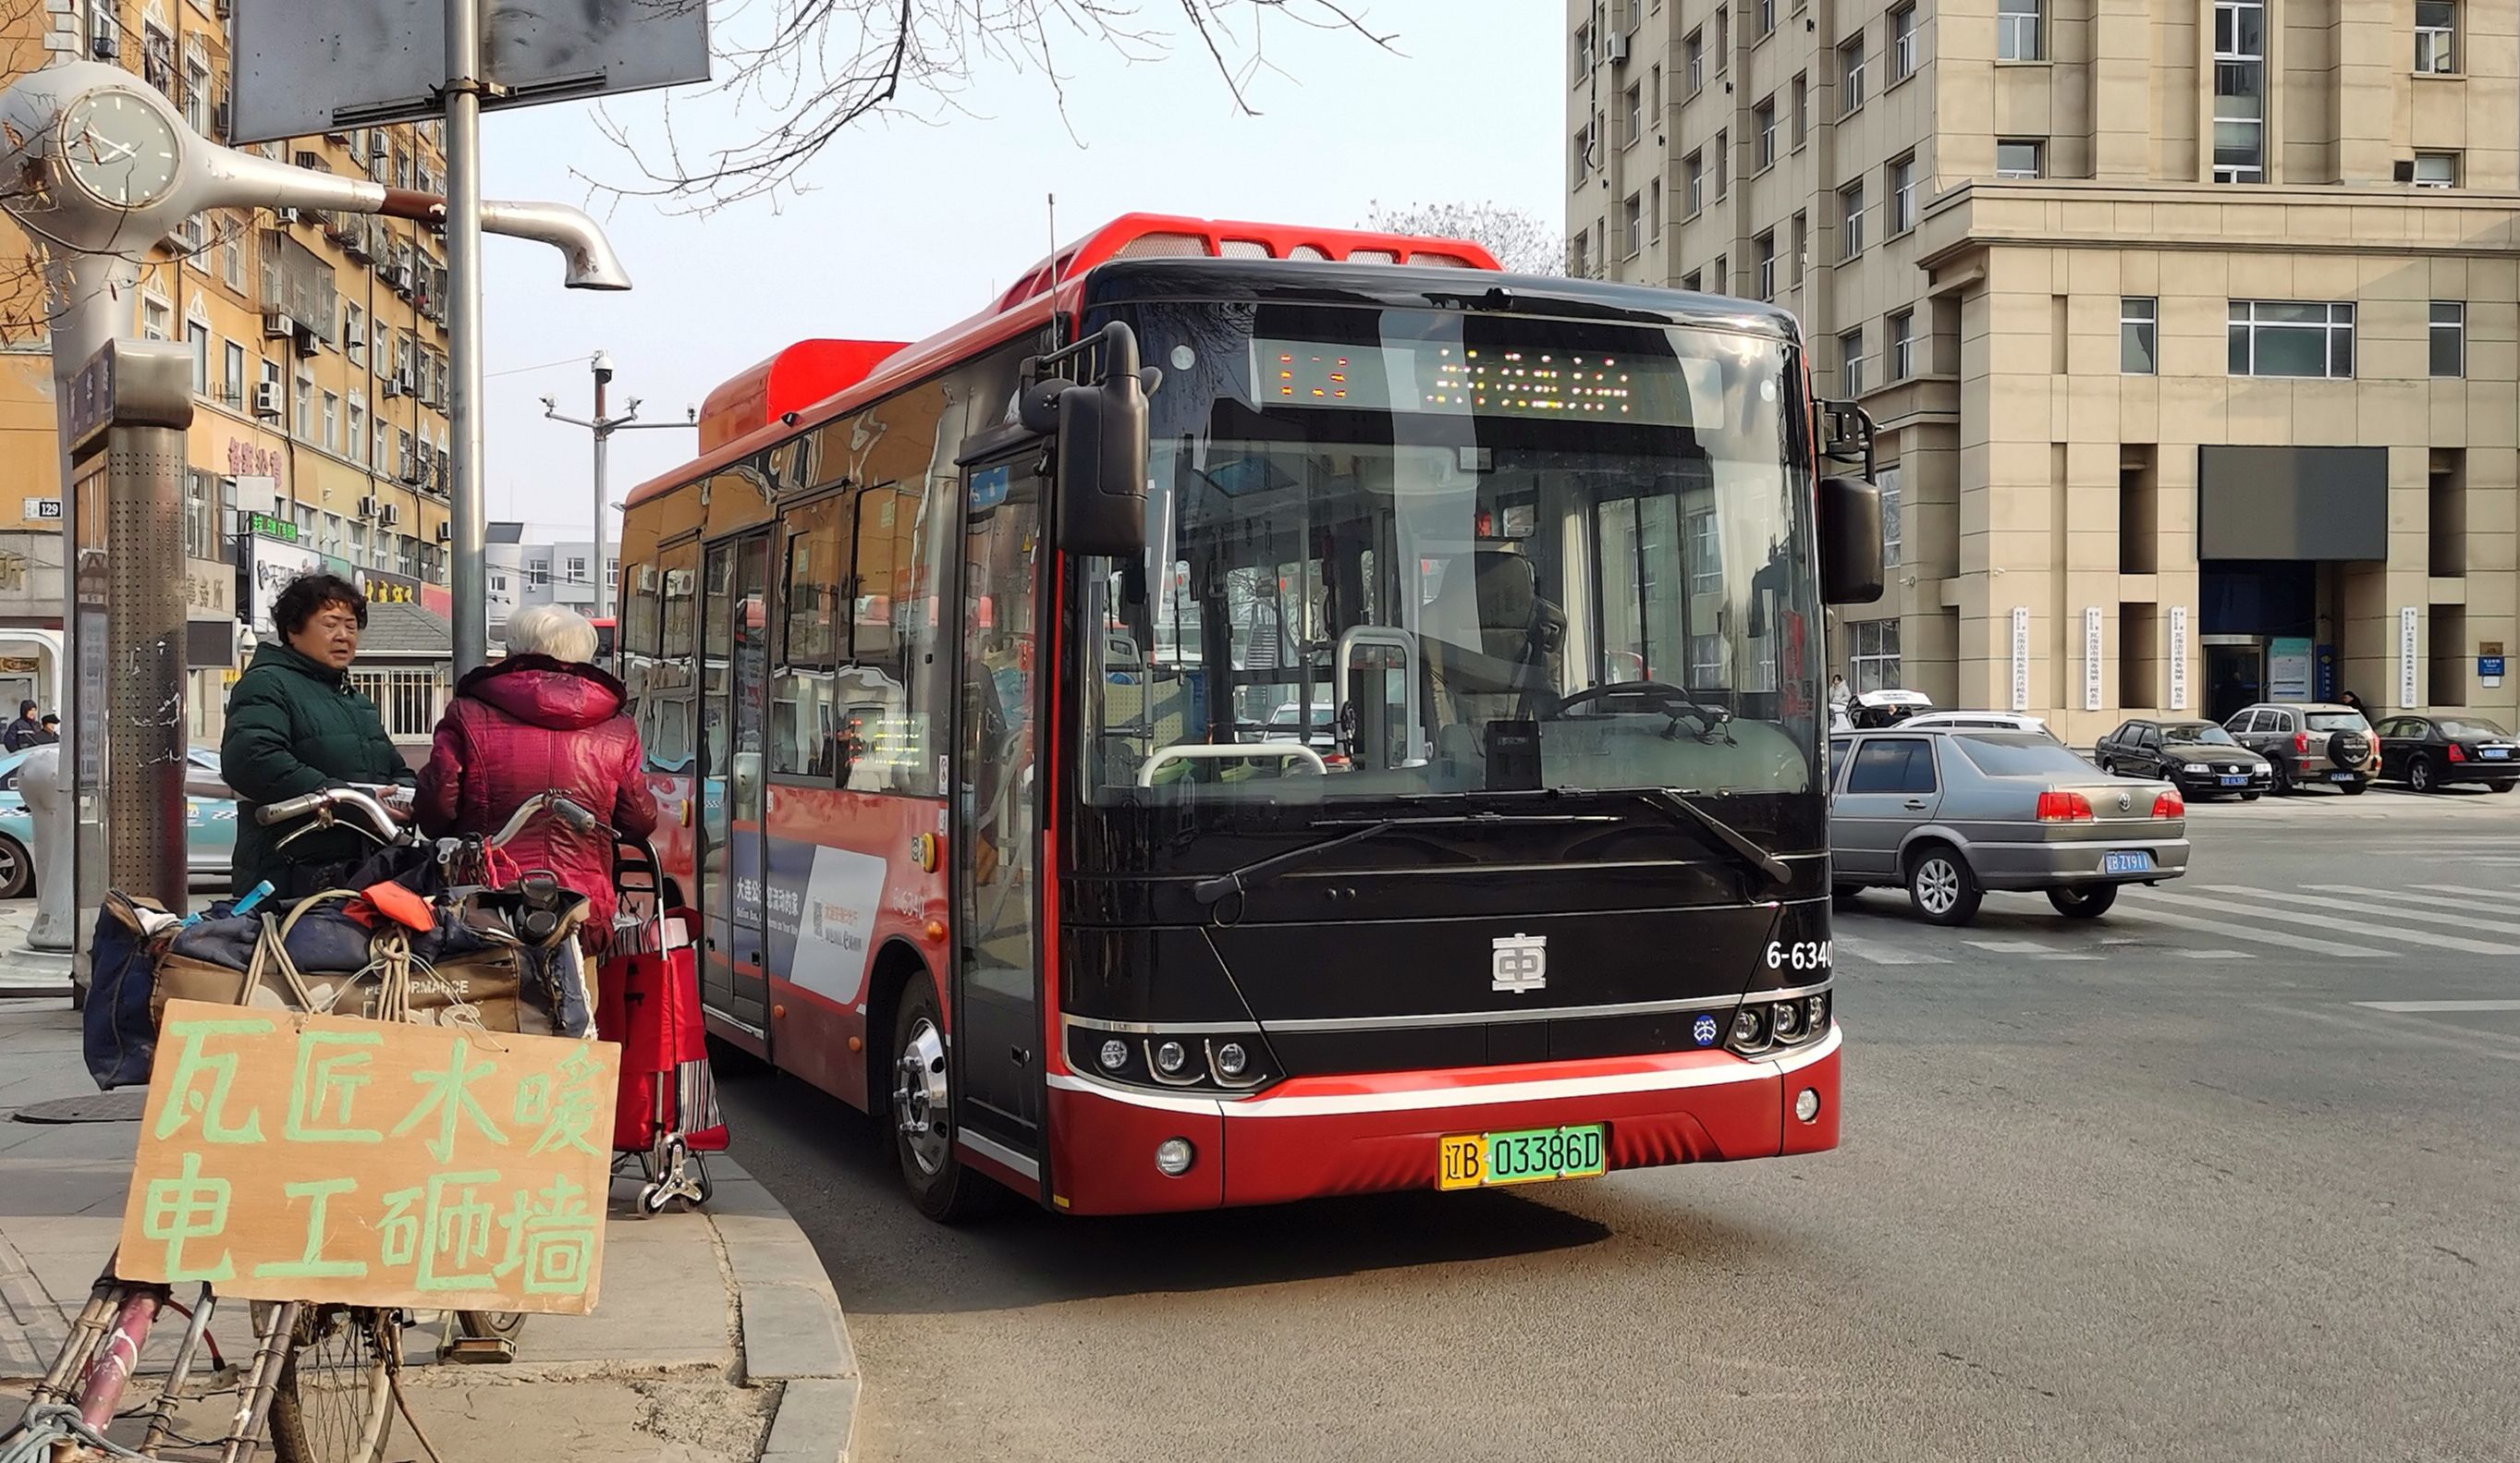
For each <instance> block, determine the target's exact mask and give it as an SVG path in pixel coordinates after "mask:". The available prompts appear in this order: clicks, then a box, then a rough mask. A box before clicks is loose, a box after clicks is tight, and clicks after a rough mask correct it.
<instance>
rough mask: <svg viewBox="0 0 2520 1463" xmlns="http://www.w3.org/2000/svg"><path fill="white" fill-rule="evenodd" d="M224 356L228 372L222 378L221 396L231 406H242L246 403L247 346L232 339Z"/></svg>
mask: <svg viewBox="0 0 2520 1463" xmlns="http://www.w3.org/2000/svg"><path fill="white" fill-rule="evenodd" d="M223 356H224V359H225V360H226V363H227V373H226V375H225V376H224V377H222V379H221V384H220V391H219V398H220V400H222V401H225V402H226V403H227V404H228V405H229V406H232V407H241V406H243V405H245V347H244V346H243V345H242V344H240V343H238V342H237V341H234V340H231V341H229V342H228V343H227V347H226V350H225V351H224V352H223Z"/></svg>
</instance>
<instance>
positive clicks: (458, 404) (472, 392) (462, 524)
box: [446, 0, 490, 681]
mask: <svg viewBox="0 0 2520 1463" xmlns="http://www.w3.org/2000/svg"><path fill="white" fill-rule="evenodd" d="M480 70H481V11H480V4H479V0H446V294H447V315H446V334H447V352H446V355H447V365H448V368H449V370H450V372H451V373H452V375H453V376H454V377H455V380H454V389H453V390H452V391H450V392H448V393H447V404H446V419H447V420H446V426H447V434H448V435H449V436H451V437H452V438H453V439H454V446H453V452H452V454H451V457H452V464H453V469H454V481H453V482H451V483H449V484H448V485H447V489H448V495H449V497H450V498H451V499H452V500H453V502H452V508H453V510H454V512H453V515H452V516H453V518H454V540H455V543H454V549H455V553H454V556H453V558H452V560H451V562H450V563H449V565H448V567H449V570H450V573H449V575H448V580H449V589H450V590H451V591H452V594H453V596H454V603H453V605H452V609H453V611H454V613H453V630H454V639H455V647H454V648H455V676H456V679H457V680H459V681H460V680H462V679H463V678H464V676H465V675H466V674H467V673H469V672H472V671H474V670H477V669H479V668H480V666H481V664H482V662H484V661H485V660H487V659H489V655H490V629H489V586H488V582H487V575H486V573H485V572H484V569H483V565H482V544H483V541H484V539H485V537H486V530H487V525H486V524H485V523H484V521H483V512H484V502H483V494H482V474H481V450H482V445H483V437H482V431H481V85H482V83H481V80H480Z"/></svg>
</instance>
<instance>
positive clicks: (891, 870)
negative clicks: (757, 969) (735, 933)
mask: <svg viewBox="0 0 2520 1463" xmlns="http://www.w3.org/2000/svg"><path fill="white" fill-rule="evenodd" d="M939 806H941V805H939V804H937V803H935V802H933V801H930V800H927V799H922V798H904V797H893V796H883V795H877V794H870V793H853V792H842V791H837V790H834V789H830V788H810V787H790V786H774V787H773V788H771V789H770V820H769V828H770V839H769V849H770V866H769V876H770V877H769V890H768V898H767V905H768V934H769V946H770V969H771V972H772V974H773V976H774V979H775V982H776V985H777V990H776V992H775V994H776V996H777V997H778V998H779V999H780V1001H781V1002H782V1003H783V1004H785V1005H787V1019H786V1020H785V1021H784V1022H782V1023H780V1026H779V1033H778V1040H777V1041H776V1042H775V1043H774V1045H773V1048H772V1054H773V1056H774V1058H775V1060H776V1061H777V1062H778V1064H779V1065H780V1066H781V1067H782V1068H785V1069H787V1071H790V1072H793V1073H795V1074H796V1075H797V1076H799V1077H802V1078H804V1079H805V1080H806V1081H808V1082H810V1083H813V1084H814V1085H815V1086H819V1087H822V1088H823V1089H824V1090H826V1091H829V1092H832V1093H833V1094H835V1095H837V1096H840V1097H843V1098H846V1099H847V1100H849V1101H851V1102H853V1103H857V1104H860V1105H863V1104H864V1102H865V1100H866V1090H867V1088H866V1071H867V1066H868V1063H869V1061H870V1060H871V1059H872V1058H873V1056H874V1055H875V1053H876V1052H877V1050H878V1049H879V1048H880V1047H881V1046H882V1044H883V1042H886V1041H888V1040H889V1038H890V1034H889V1033H886V1032H874V1031H870V1030H868V1028H867V1017H866V1014H865V1010H864V1007H865V1005H866V1003H867V999H868V997H869V994H870V993H869V990H868V977H869V975H870V974H871V973H872V971H873V969H874V964H875V959H876V956H877V954H878V953H880V952H881V951H882V950H883V949H884V947H885V946H886V945H887V944H889V943H893V942H902V943H905V944H907V945H908V946H909V947H910V948H911V949H913V950H915V951H917V952H918V953H919V954H920V956H921V958H922V961H923V962H924V963H925V964H926V965H927V967H928V969H929V970H930V971H931V972H932V971H935V970H937V969H938V968H939V966H940V965H941V963H942V960H943V958H944V945H943V942H942V941H941V940H933V941H932V940H930V939H928V938H927V928H928V925H929V923H930V921H931V920H932V921H934V922H935V924H936V926H937V928H939V929H942V928H943V927H944V921H945V909H946V905H945V899H946V896H945V889H946V885H945V874H944V869H943V864H942V861H941V860H940V861H939V862H938V868H937V870H936V871H935V872H932V873H931V872H926V871H923V870H922V869H921V868H920V867H919V864H918V863H917V862H916V860H915V859H914V858H913V857H912V848H913V843H914V840H916V839H917V838H918V836H919V835H920V834H922V833H928V834H931V835H932V834H933V833H934V831H935V825H936V810H937V808H938V807H939ZM940 846H941V840H940ZM949 1020H950V1017H949ZM851 1037H862V1038H864V1039H865V1049H863V1050H860V1051H854V1052H853V1051H851V1050H849V1048H848V1039H849V1038H851Z"/></svg>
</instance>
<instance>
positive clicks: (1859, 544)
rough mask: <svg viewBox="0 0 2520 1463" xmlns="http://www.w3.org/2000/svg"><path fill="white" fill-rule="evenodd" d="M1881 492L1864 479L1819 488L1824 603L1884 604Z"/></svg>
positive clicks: (1827, 482)
mask: <svg viewBox="0 0 2520 1463" xmlns="http://www.w3.org/2000/svg"><path fill="white" fill-rule="evenodd" d="M1884 577H1885V576H1884V571H1883V568H1882V563H1881V490H1880V489H1879V488H1877V487H1875V486H1873V485H1872V484H1871V483H1868V482H1866V481H1865V480H1864V479H1862V478H1860V477H1824V478H1822V479H1821V483H1820V598H1821V600H1822V602H1823V603H1826V604H1870V603H1871V602H1873V601H1874V600H1876V599H1878V598H1881V589H1882V580H1883V578H1884Z"/></svg>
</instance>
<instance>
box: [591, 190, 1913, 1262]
mask: <svg viewBox="0 0 2520 1463" xmlns="http://www.w3.org/2000/svg"><path fill="white" fill-rule="evenodd" d="M700 431H701V451H702V453H703V456H702V457H700V458H699V459H698V460H697V461H696V462H694V463H692V464H690V465H687V466H685V467H682V468H679V469H677V470H675V471H674V472H671V473H669V474H666V475H665V476H662V477H659V478H657V479H655V480H654V481H652V482H649V483H647V484H645V485H644V486H642V487H640V488H639V489H638V490H637V491H636V492H635V493H633V494H632V495H631V496H630V499H629V501H628V509H627V513H626V519H625V523H624V527H623V573H622V597H621V603H620V605H619V612H620V614H619V618H620V625H621V656H622V668H623V672H624V675H625V677H626V678H627V679H628V681H629V682H630V684H631V687H632V689H633V691H634V693H635V695H636V697H637V701H638V706H639V716H640V721H641V727H642V731H643V734H644V736H645V738H646V744H647V753H648V758H649V766H650V772H651V776H652V780H653V785H654V787H655V789H656V792H657V795H658V797H659V798H660V800H661V801H662V802H663V804H664V805H665V808H666V811H667V818H666V821H667V824H668V826H667V830H666V837H665V839H664V841H663V848H662V855H663V857H664V859H665V861H666V864H667V865H668V872H669V873H670V874H671V875H672V876H673V878H674V880H675V882H676V885H677V887H678V890H679V892H680V893H681V894H682V895H683V896H684V898H685V899H686V900H687V902H688V903H691V904H693V905H694V906H696V907H697V909H698V910H699V911H700V926H701V932H702V940H703V954H704V958H703V962H702V970H703V974H702V984H703V993H702V994H703V1000H704V1003H705V1005H706V1008H707V1019H708V1024H709V1029H710V1031H711V1032H712V1034H713V1035H715V1036H716V1037H717V1038H718V1039H720V1040H721V1041H724V1042H728V1043H730V1044H732V1045H734V1046H737V1047H741V1048H742V1049H744V1050H746V1051H749V1052H752V1053H754V1054H756V1055H758V1056H760V1057H763V1058H766V1059H767V1060H769V1061H771V1062H773V1063H775V1064H776V1065H777V1066H778V1067H780V1068H781V1069H783V1070H786V1071H787V1072H790V1073H793V1074H795V1075H797V1076H799V1077H801V1078H803V1079H805V1080H806V1081H808V1082H811V1083H812V1084H814V1085H815V1086H819V1087H821V1088H823V1089H824V1090H826V1091H829V1092H832V1093H835V1094H837V1095H838V1096H840V1097H841V1098H843V1099H845V1100H847V1101H849V1102H851V1103H854V1104H856V1105H858V1106H860V1107H863V1108H865V1109H867V1110H869V1111H871V1112H874V1113H877V1114H878V1115H883V1116H885V1117H886V1118H887V1119H888V1126H889V1127H890V1129H891V1130H892V1131H893V1133H894V1135H895V1139H896V1146H897V1149H898V1157H899V1161H900V1167H901V1170H902V1174H903V1176H904V1179H905V1181H906V1183H907V1184H908V1187H909V1189H910V1191H911V1193H912V1195H913V1196H914V1198H915V1200H916V1201H917V1202H918V1204H919V1205H920V1207H921V1208H922V1210H924V1211H925V1212H926V1213H928V1214H930V1215H932V1216H935V1217H938V1218H952V1217H955V1216H957V1215H959V1214H962V1213H964V1212H966V1211H967V1210H968V1209H969V1208H970V1207H971V1206H972V1205H974V1204H975V1203H977V1202H979V1200H980V1199H981V1198H982V1197H983V1196H984V1194H985V1193H986V1192H988V1188H987V1185H986V1184H985V1183H984V1182H983V1180H994V1183H995V1184H997V1185H1004V1186H1006V1187H1008V1188H1012V1189H1014V1190H1015V1191H1016V1192H1018V1193H1021V1194H1023V1195H1025V1196H1027V1197H1030V1198H1032V1199H1035V1200H1036V1201H1038V1202H1040V1203H1042V1204H1044V1205H1047V1206H1050V1207H1052V1208H1055V1209H1057V1210H1060V1211H1065V1212H1070V1213H1078V1214H1114V1213H1133V1212H1147V1211H1155V1210H1178V1209H1193V1208H1201V1207H1211V1206H1218V1205H1229V1204H1255V1203H1268V1202H1276V1201H1282V1200H1292V1199H1300V1198H1304V1197H1308V1196H1313V1195H1321V1194H1331V1193H1354V1192H1363V1191H1373V1190H1388V1189H1401V1188H1413V1187H1427V1186H1439V1187H1443V1188H1465V1187H1473V1186H1481V1185H1486V1184H1493V1183H1508V1182H1528V1181H1534V1180H1540V1179H1554V1178H1569V1177H1582V1176H1590V1175H1597V1174H1601V1173H1604V1172H1607V1171H1610V1170H1615V1169H1625V1168H1638V1167H1644V1166H1649V1165H1659V1164H1672V1163H1680V1162H1688V1161H1702V1160H1714V1159H1742V1158H1756V1157H1766V1156H1774V1155H1778V1154H1793V1153H1807V1152H1813V1151H1817V1150H1822V1149H1826V1148H1830V1147H1833V1146H1834V1145H1835V1143H1836V1141H1837V1132H1838V1116H1837V1095H1838V1046H1839V1033H1838V1029H1837V1026H1836V1022H1835V1018H1834V1012H1833V1009H1832V997H1833V992H1832V989H1831V985H1830V968H1829V899H1828V895H1829V886H1828V867H1827V865H1828V857H1827V851H1828V841H1827V825H1826V804H1825V788H1824V774H1823V750H1822V747H1823V742H1822V737H1823V730H1824V729H1823V726H1822V724H1821V722H1820V720H1819V713H1820V710H1821V708H1822V706H1823V697H1822V696H1821V694H1820V687H1819V681H1818V678H1819V677H1820V675H1821V673H1822V666H1821V661H1820V657H1819V654H1818V650H1819V642H1818V629H1819V616H1820V611H1821V606H1822V604H1823V601H1824V600H1849V599H1860V598H1870V597H1871V596H1873V595H1877V594H1878V592H1879V581H1880V577H1881V570H1880V536H1879V527H1880V523H1879V503H1878V498H1877V495H1876V494H1874V492H1873V491H1872V489H1871V488H1870V487H1869V486H1868V484H1867V483H1866V482H1865V481H1864V480H1862V479H1861V478H1858V477H1854V476H1830V477H1826V478H1823V459H1824V458H1827V459H1834V460H1838V461H1849V462H1863V461H1865V460H1866V459H1867V458H1868V451H1869V426H1868V423H1867V422H1865V421H1864V420H1863V417H1862V414H1861V413H1860V412H1857V411H1854V410H1853V409H1851V408H1830V409H1828V410H1826V411H1823V410H1822V409H1821V408H1820V407H1819V406H1818V405H1817V404H1816V403H1815V402H1814V401H1813V399H1812V397H1811V393H1810V388H1809V375H1808V372H1807V369H1806V367H1805V364H1804V359H1803V351H1802V345H1801V342H1800V340H1799V338H1798V336H1797V333H1796V330H1795V326H1794V322H1793V319H1792V317H1791V316H1789V315H1787V314H1786V313H1785V312H1783V311H1781V310H1777V309H1773V308H1769V307H1766V306H1760V305H1754V304H1749V303H1745V302H1742V301H1738V300H1729V299H1718V298H1713V297H1708V296H1701V295H1688V294H1680V293H1674V292H1671V291H1666V290H1659V289H1647V288H1634V287H1629V286H1622V285H1612V284H1603V283H1598V282H1589V281H1575V280H1562V279H1540V278H1526V277H1518V276H1509V275H1506V274H1503V273H1501V272H1499V271H1498V270H1497V268H1496V265H1495V263H1494V261H1493V260H1492V259H1490V258H1489V257H1488V255H1487V254H1486V253H1485V252H1484V251H1483V250H1481V249H1480V248H1478V247H1477V246H1476V245H1473V244H1464V243H1460V242H1456V241H1440V240H1425V239H1411V238H1401V237H1393V236H1383V235H1372V234H1360V233H1351V232H1342V231H1336V230H1319V229H1302V228H1286V227H1278V226H1270V225H1257V224H1236V223H1218V222H1209V221H1204V220H1195V219H1185V218H1171V217H1160V216H1152V215H1132V216H1130V217H1126V218H1122V219H1120V220H1118V221H1117V222H1115V223H1113V224H1111V225H1109V226H1108V227H1106V228H1103V229H1102V230H1099V231H1097V232H1096V233H1094V234H1093V235H1092V236H1090V237H1089V238H1087V239H1086V240H1085V241H1084V242H1082V243H1081V244H1076V245H1074V246H1072V247H1070V248H1067V249H1065V250H1063V251H1061V252H1060V253H1059V254H1058V255H1057V257H1056V258H1055V259H1052V260H1046V261H1044V262H1043V263H1042V264H1041V265H1040V266H1038V267H1037V268H1035V269H1033V270H1032V271H1031V272H1030V273H1029V274H1027V275H1026V276H1025V277H1024V278H1023V279H1022V280H1021V281H1019V282H1018V283H1017V284H1016V285H1015V286H1014V287H1013V288H1011V289H1009V290H1007V291H1006V293H1005V294H1004V295H1003V296H1001V297H1000V298H998V299H997V300H995V301H993V302H992V303H991V304H990V305H989V306H988V307H987V308H986V309H984V310H983V311H981V312H980V313H979V314H978V315H976V316H974V317H972V318H971V319H969V320H967V321H965V322H964V323H962V324H961V325H958V326H955V327H954V328H952V329H951V330H948V331H946V332H944V333H942V334H939V335H936V336H933V337H931V338H929V339H927V340H924V341H922V342H919V343H917V344H913V345H900V344H896V343H894V342H888V341H870V342H851V341H809V342H806V343H804V344H802V345H798V346H794V347H791V348H789V349H788V350H787V351H783V352H782V353H781V354H779V355H778V356H775V357H773V358H772V359H771V360H769V361H767V362H764V363H763V364H762V365H760V366H757V367H755V368H753V369H752V370H751V371H748V372H746V373H744V374H743V375H742V376H740V377H736V378H735V379H733V380H731V381H729V382H728V383H727V384H726V385H725V386H723V387H721V388H720V389H719V390H718V391H717V392H716V393H715V394H714V395H712V397H711V398H710V401H709V405H708V407H707V408H706V409H705V411H704V413H703V417H702V421H701V423H700Z"/></svg>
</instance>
